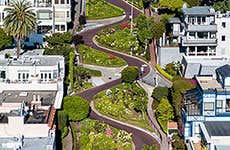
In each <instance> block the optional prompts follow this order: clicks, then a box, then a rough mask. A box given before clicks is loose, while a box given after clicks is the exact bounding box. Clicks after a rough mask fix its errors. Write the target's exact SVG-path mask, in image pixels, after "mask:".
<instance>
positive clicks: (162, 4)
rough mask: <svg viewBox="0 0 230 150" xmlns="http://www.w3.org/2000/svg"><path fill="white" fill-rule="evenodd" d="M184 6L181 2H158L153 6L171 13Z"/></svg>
mask: <svg viewBox="0 0 230 150" xmlns="http://www.w3.org/2000/svg"><path fill="white" fill-rule="evenodd" d="M183 4H184V1H183V0H159V2H158V3H157V4H154V6H156V7H157V8H167V9H169V10H172V11H176V10H178V9H180V8H182V6H183Z"/></svg>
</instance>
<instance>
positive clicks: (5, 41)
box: [0, 28, 13, 50]
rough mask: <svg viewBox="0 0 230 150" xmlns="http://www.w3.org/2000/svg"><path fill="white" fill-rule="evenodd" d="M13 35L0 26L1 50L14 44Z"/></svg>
mask: <svg viewBox="0 0 230 150" xmlns="http://www.w3.org/2000/svg"><path fill="white" fill-rule="evenodd" d="M12 40H13V39H12V37H11V36H8V35H7V34H6V32H5V31H4V30H3V29H2V28H0V50H2V49H4V48H6V47H7V46H10V45H11V44H12Z"/></svg>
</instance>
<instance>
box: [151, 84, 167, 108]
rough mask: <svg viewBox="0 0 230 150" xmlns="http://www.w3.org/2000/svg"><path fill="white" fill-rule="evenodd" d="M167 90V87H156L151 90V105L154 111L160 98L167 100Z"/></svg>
mask: <svg viewBox="0 0 230 150" xmlns="http://www.w3.org/2000/svg"><path fill="white" fill-rule="evenodd" d="M168 94H169V90H168V88H167V87H162V86H158V87H156V88H154V89H153V92H152V97H153V104H152V108H153V109H156V108H157V106H158V104H159V103H160V101H161V99H162V98H168Z"/></svg>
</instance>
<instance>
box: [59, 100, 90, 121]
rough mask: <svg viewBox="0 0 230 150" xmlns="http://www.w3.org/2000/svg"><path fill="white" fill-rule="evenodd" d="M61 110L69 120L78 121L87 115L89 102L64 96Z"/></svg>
mask: <svg viewBox="0 0 230 150" xmlns="http://www.w3.org/2000/svg"><path fill="white" fill-rule="evenodd" d="M63 109H64V112H66V113H67V114H68V117H69V120H71V121H80V120H82V119H84V118H86V117H87V116H88V114H89V102H88V101H87V100H85V99H83V98H81V97H79V96H66V97H65V98H64V104H63Z"/></svg>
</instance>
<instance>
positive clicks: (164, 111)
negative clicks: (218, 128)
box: [157, 98, 174, 132]
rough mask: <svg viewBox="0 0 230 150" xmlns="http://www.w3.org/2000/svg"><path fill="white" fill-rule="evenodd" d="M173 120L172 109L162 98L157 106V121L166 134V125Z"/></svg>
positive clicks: (166, 100)
mask: <svg viewBox="0 0 230 150" xmlns="http://www.w3.org/2000/svg"><path fill="white" fill-rule="evenodd" d="M173 118H174V114H173V107H172V106H171V104H170V103H169V101H168V99H166V98H163V99H162V100H161V101H160V104H159V105H158V106H157V120H158V122H159V123H160V125H161V127H162V128H163V131H164V132H167V123H168V121H170V120H171V119H173Z"/></svg>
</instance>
